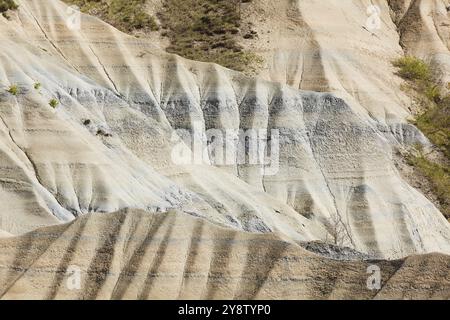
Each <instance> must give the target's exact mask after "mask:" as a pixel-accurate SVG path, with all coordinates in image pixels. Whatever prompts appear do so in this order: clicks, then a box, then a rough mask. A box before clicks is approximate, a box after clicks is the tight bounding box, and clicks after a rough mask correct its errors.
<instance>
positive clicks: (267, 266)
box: [0, 210, 450, 299]
mask: <svg viewBox="0 0 450 320" xmlns="http://www.w3.org/2000/svg"><path fill="white" fill-rule="evenodd" d="M424 265H426V266H427V269H426V271H425V270H424V269H423V266H424ZM369 266H371V268H374V266H376V267H378V268H379V270H380V275H381V290H377V289H375V290H371V289H369V288H368V287H367V281H368V278H369V276H370V275H371V274H370V273H368V272H367V270H368V268H369ZM449 267H450V257H449V256H445V255H441V254H429V255H423V256H413V257H409V258H406V259H403V260H395V261H382V260H380V261H336V260H330V259H327V258H323V257H320V256H318V255H315V254H312V253H310V252H308V251H306V250H304V249H302V248H301V247H299V246H297V245H296V244H293V243H291V242H288V241H283V240H281V239H280V238H279V237H278V236H277V235H275V234H265V235H262V234H260V235H256V234H251V233H245V232H242V231H236V230H231V229H229V228H227V229H224V228H219V227H217V226H214V225H212V224H210V223H208V222H206V221H205V220H203V219H198V218H194V217H189V216H186V215H185V214H180V213H176V212H169V213H162V214H149V213H147V212H143V211H131V210H128V211H122V212H119V213H111V214H108V215H103V214H89V215H86V216H83V217H81V218H79V219H77V220H76V221H74V222H72V223H70V224H68V225H61V226H56V227H49V228H44V229H40V230H36V231H34V232H32V233H29V234H27V235H24V236H21V237H17V238H9V239H0V297H1V298H2V299H393V298H394V299H448V298H450V276H449V270H450V268H449ZM74 272H75V273H74ZM78 276H79V278H78ZM78 280H79V282H78ZM78 283H79V285H80V286H79V287H78Z"/></svg>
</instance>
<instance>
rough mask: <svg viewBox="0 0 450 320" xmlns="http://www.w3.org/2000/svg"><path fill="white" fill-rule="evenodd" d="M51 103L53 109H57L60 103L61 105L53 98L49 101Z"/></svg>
mask: <svg viewBox="0 0 450 320" xmlns="http://www.w3.org/2000/svg"><path fill="white" fill-rule="evenodd" d="M48 104H49V105H50V107H52V108H53V109H55V108H56V107H57V106H58V105H59V101H58V100H56V99H51V100H50V102H49V103H48Z"/></svg>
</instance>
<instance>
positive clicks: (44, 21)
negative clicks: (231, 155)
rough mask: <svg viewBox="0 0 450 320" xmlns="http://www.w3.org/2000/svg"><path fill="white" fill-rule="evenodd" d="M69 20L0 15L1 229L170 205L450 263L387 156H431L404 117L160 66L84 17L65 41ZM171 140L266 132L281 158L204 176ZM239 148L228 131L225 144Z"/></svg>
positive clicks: (38, 7) (155, 53) (248, 226)
mask: <svg viewBox="0 0 450 320" xmlns="http://www.w3.org/2000/svg"><path fill="white" fill-rule="evenodd" d="M67 15H68V13H67V7H66V5H65V4H63V3H62V2H59V1H46V2H45V3H44V2H42V1H21V2H20V9H19V10H18V12H17V13H16V14H15V15H13V16H12V20H11V21H8V20H6V19H3V18H0V29H1V34H0V37H1V41H2V50H1V52H0V54H1V61H0V64H1V68H0V81H1V91H2V93H1V98H0V99H1V100H0V104H1V107H0V116H1V118H2V122H1V123H0V129H1V132H2V135H1V140H0V148H1V154H2V158H1V164H2V167H1V169H0V175H1V180H0V181H1V186H2V189H1V190H2V191H1V193H0V197H2V201H1V202H0V215H1V220H0V229H2V230H3V231H4V232H8V233H12V234H21V233H24V232H27V231H31V230H33V229H35V228H36V227H39V226H46V225H51V224H56V223H59V222H64V221H69V220H71V219H73V218H75V217H77V216H80V215H83V214H87V213H92V212H103V213H111V212H114V211H117V210H120V209H123V208H139V209H143V210H146V211H148V212H155V211H161V212H165V211H166V210H169V209H173V208H176V209H178V210H180V211H181V212H184V213H187V214H189V215H195V216H200V217H203V218H205V219H207V220H208V221H210V222H213V223H215V224H218V225H221V226H226V227H229V228H234V229H236V230H245V231H250V232H277V233H279V234H280V235H281V236H282V237H283V238H285V239H289V241H312V240H322V241H327V242H334V243H336V244H338V245H340V246H349V247H352V248H354V249H356V250H359V251H362V252H365V253H368V254H371V255H373V256H376V257H389V258H395V257H404V256H407V255H410V254H415V253H425V252H434V251H438V252H443V253H448V252H450V241H449V239H450V228H449V225H448V222H446V220H445V219H444V218H443V216H442V215H441V214H440V212H439V211H438V210H437V209H436V208H435V207H434V206H433V205H432V204H431V203H430V202H429V201H428V200H427V199H426V198H425V197H423V196H422V195H421V194H420V193H419V192H418V191H416V190H415V189H413V188H412V187H410V186H409V185H408V184H407V183H406V182H405V181H404V180H402V178H401V177H400V176H399V174H398V172H397V171H396V169H395V167H394V166H393V162H392V156H391V153H392V146H395V145H397V144H399V143H415V142H422V143H426V140H425V139H424V137H423V136H422V135H421V133H420V132H418V131H417V130H416V129H415V128H414V127H413V126H411V125H408V124H406V123H405V122H403V121H402V120H401V119H400V117H398V118H397V117H393V118H392V119H393V122H392V123H390V126H387V125H386V123H384V122H383V121H377V119H376V118H373V117H371V116H370V115H369V114H367V113H364V112H360V110H357V109H355V107H354V105H352V104H351V103H348V102H347V100H343V99H341V98H338V97H336V96H334V95H332V94H328V93H314V92H309V91H298V90H297V89H294V88H292V87H289V86H284V85H282V84H279V83H274V82H268V81H265V80H262V79H260V78H249V77H246V76H244V75H242V74H240V73H237V72H234V71H231V70H228V69H225V68H222V67H220V66H217V65H213V64H206V63H198V62H193V61H188V60H185V59H182V58H180V57H178V56H174V55H169V54H167V53H165V52H163V51H161V50H159V49H158V48H156V47H155V46H153V45H152V44H151V43H149V42H148V41H147V40H140V39H137V38H133V37H130V36H127V35H125V34H123V33H120V32H118V31H117V30H115V29H114V28H112V27H111V26H109V25H107V24H105V23H103V22H101V21H100V20H98V19H96V18H93V17H90V16H86V15H81V28H79V29H74V28H69V27H68V25H67ZM343 70H345V69H343ZM361 70H364V68H361ZM359 72H362V71H359ZM305 74H310V75H311V76H314V74H315V71H314V70H307V71H306V70H305ZM36 83H39V84H40V88H39V89H34V85H35V84H36ZM12 84H17V86H18V89H19V92H18V94H16V95H13V94H10V93H8V92H7V90H8V88H9V86H10V85H12ZM51 99H57V100H58V101H59V102H60V105H59V106H58V107H57V108H56V109H53V108H52V107H50V106H49V101H50V100H51ZM383 108H389V110H392V112H391V113H392V114H394V113H396V112H397V111H398V110H397V108H396V107H395V105H391V106H388V105H383ZM392 128H395V130H392ZM180 129H185V130H187V132H189V134H192V135H195V136H197V137H201V138H204V137H206V138H208V137H209V143H211V142H213V141H212V140H213V139H212V138H211V136H209V133H210V132H211V130H210V129H214V130H216V133H217V131H218V132H226V131H229V132H232V133H235V132H237V130H239V129H242V130H248V129H252V130H253V132H265V131H267V132H269V133H271V132H272V130H275V132H277V134H278V135H279V139H278V144H277V145H275V144H273V146H277V147H278V148H279V150H278V154H279V157H277V158H276V159H275V160H276V161H275V160H274V162H272V163H271V164H270V165H267V164H266V165H264V164H263V165H262V164H261V163H262V162H261V161H257V163H252V164H250V163H249V162H248V161H245V162H244V163H240V164H239V163H238V161H232V162H231V163H228V162H227V163H225V164H220V163H219V165H214V164H218V163H217V161H216V160H217V159H216V158H218V155H217V154H213V150H211V147H210V148H209V151H207V152H205V154H206V156H205V157H204V158H205V159H204V160H205V161H204V163H202V164H197V163H193V164H186V163H183V164H180V163H179V162H177V161H176V159H174V150H176V148H177V147H179V146H180V144H181V141H184V142H186V141H187V140H186V136H183V134H182V133H180V132H186V131H180ZM178 138H180V139H178ZM181 138H183V139H184V140H182V139H181ZM273 139H275V138H274V137H273ZM201 141H203V140H201ZM242 143H243V142H242V141H240V140H239V137H238V136H236V135H233V134H231V136H230V137H229V141H228V143H227V147H228V146H231V147H232V148H236V149H239V147H240V144H242ZM244 144H245V143H244ZM186 146H188V147H191V145H188V144H186ZM271 146H272V144H270V143H269V144H267V146H266V147H267V148H266V149H270V148H272V147H271ZM274 148H275V147H274ZM245 150H247V149H245ZM214 151H216V150H214ZM270 151H274V150H270ZM244 153H245V152H244ZM269 153H270V152H269ZM272 153H273V152H272ZM202 154H203V152H202ZM211 163H212V164H211ZM274 164H275V168H276V170H275V171H274V172H270V171H271V169H273V165H274Z"/></svg>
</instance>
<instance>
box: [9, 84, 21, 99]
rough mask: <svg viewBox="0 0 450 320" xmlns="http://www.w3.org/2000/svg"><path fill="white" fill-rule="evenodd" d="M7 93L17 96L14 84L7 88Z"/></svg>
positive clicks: (17, 90)
mask: <svg viewBox="0 0 450 320" xmlns="http://www.w3.org/2000/svg"><path fill="white" fill-rule="evenodd" d="M8 92H9V93H11V94H12V95H14V96H17V94H18V93H19V87H18V86H17V85H16V84H13V85H11V86H10V87H9V89H8Z"/></svg>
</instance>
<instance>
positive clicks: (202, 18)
mask: <svg viewBox="0 0 450 320" xmlns="http://www.w3.org/2000/svg"><path fill="white" fill-rule="evenodd" d="M243 2H248V1H243ZM239 10H240V1H236V0H166V1H165V4H164V8H163V10H162V12H161V14H160V16H159V18H160V20H161V23H162V27H163V29H164V31H163V35H165V36H167V37H168V38H169V39H170V43H171V44H170V46H169V47H168V48H167V51H168V52H171V53H175V54H179V55H181V56H183V57H186V58H188V59H192V60H198V61H204V62H214V63H218V64H220V65H223V66H225V67H228V68H231V69H234V70H238V71H247V70H249V69H251V68H252V66H255V65H258V64H259V63H260V62H261V59H260V58H259V57H258V56H257V55H255V54H254V53H252V52H248V51H246V50H244V49H243V48H242V46H241V45H240V44H239V43H238V41H237V40H238V39H239V37H240V36H241V35H240V32H241V31H240V27H241V19H240V11H239ZM252 36H256V34H252Z"/></svg>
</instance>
